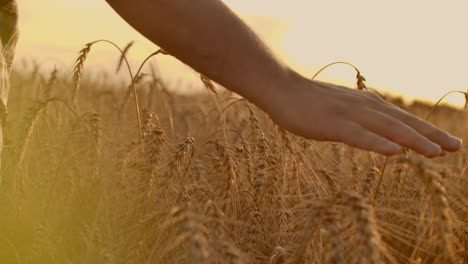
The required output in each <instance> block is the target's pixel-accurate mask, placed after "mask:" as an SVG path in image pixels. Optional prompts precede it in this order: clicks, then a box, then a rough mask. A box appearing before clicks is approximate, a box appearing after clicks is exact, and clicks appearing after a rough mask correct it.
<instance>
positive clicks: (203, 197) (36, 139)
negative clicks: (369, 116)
mask: <svg viewBox="0 0 468 264" xmlns="http://www.w3.org/2000/svg"><path fill="white" fill-rule="evenodd" d="M127 50H128V49H123V54H125V53H126V52H127ZM90 51H91V53H90ZM93 55H94V54H93V53H92V45H87V46H86V47H85V49H83V50H82V51H81V53H80V54H79V57H78V59H77V62H76V66H75V69H74V73H72V74H70V73H67V72H61V71H60V70H57V71H54V72H52V73H48V74H41V73H40V70H39V68H38V67H34V65H32V64H31V65H28V66H27V67H25V69H24V70H22V71H21V72H17V71H14V72H13V74H12V88H11V93H10V99H9V109H8V111H9V120H8V125H7V130H6V131H5V135H4V136H5V138H6V142H5V147H4V153H3V155H4V160H3V164H2V185H1V194H0V263H2V264H3V263H5V264H9V263H15V264H16V263H22V264H26V263H27V264H36V263H60V264H66V263H138V264H142V263H162V264H165V263H226V264H228V263H229V264H241V263H269V264H282V263H288V264H298V263H318V264H321V263H356V264H357V263H359V264H366V263H368V264H371V263H395V264H399V263H409V264H417V263H440V264H451V263H453V264H464V263H468V253H467V250H468V233H467V232H468V222H467V221H468V196H467V191H468V148H467V146H466V145H465V146H464V147H463V149H462V150H461V151H459V152H457V153H449V154H448V155H447V156H445V157H440V158H436V159H426V158H424V157H422V156H420V155H418V154H416V153H414V152H411V151H407V150H406V149H402V151H401V153H400V155H397V156H391V157H388V158H387V157H385V156H382V155H379V154H375V153H371V152H367V151H363V150H359V149H356V148H352V147H349V146H346V145H343V144H338V143H332V142H317V141H312V140H308V139H305V138H301V137H298V136H295V135H293V134H291V133H289V132H287V131H285V130H282V129H281V128H279V127H277V126H276V125H275V124H274V123H273V122H272V121H271V120H270V119H269V118H268V116H267V115H266V114H265V113H264V112H262V111H261V110H259V109H258V108H256V107H255V106H254V105H252V104H250V103H249V102H247V101H246V100H243V99H242V98H240V97H239V96H237V95H235V94H233V93H231V92H229V91H227V90H223V89H215V88H214V86H213V84H212V83H211V81H210V80H208V79H207V78H206V77H203V76H201V80H200V86H205V87H207V88H209V89H206V92H205V91H204V92H200V93H199V94H191V95H187V94H178V93H177V92H175V90H176V89H173V88H174V87H170V85H169V84H167V83H165V82H163V81H161V78H160V77H159V76H157V74H156V73H154V71H153V70H152V68H151V67H149V64H147V65H146V66H145V67H142V69H143V70H142V71H141V72H139V73H137V72H136V70H137V69H132V70H133V73H135V76H136V77H134V78H133V77H132V78H133V81H130V80H129V81H128V82H127V83H122V84H120V85H117V84H115V82H110V81H106V80H105V79H103V78H98V77H96V76H99V75H98V74H89V72H87V71H86V59H87V57H88V56H93ZM96 55H97V54H96ZM155 55H157V56H163V55H168V54H165V52H164V51H160V52H159V53H158V54H155ZM116 61H118V57H117V58H116ZM125 61H126V59H125V56H122V57H121V58H120V62H119V65H120V66H121V67H119V68H120V71H122V72H125V71H127V70H128V69H127V67H126V66H127V65H126V63H125ZM150 61H151V60H149V62H150ZM363 74H365V73H363ZM359 76H361V75H360V74H358V88H360V89H366V87H365V83H364V78H359ZM351 77H353V76H351ZM361 77H362V76H361ZM130 83H132V84H131V85H129V84H130ZM461 89H463V88H461ZM465 89H466V88H465ZM457 93H458V95H457V96H461V97H462V98H467V100H468V96H467V95H466V93H464V92H463V91H459V92H457ZM135 95H136V98H137V99H138V100H135ZM441 96H442V95H441ZM454 96H455V95H454ZM385 99H386V100H389V101H392V102H394V103H395V104H398V105H399V106H400V107H402V108H404V109H406V110H407V111H410V112H412V113H414V114H416V115H418V116H420V117H421V118H424V119H425V118H427V116H428V114H429V113H430V112H431V111H432V113H431V115H430V117H429V118H430V121H431V122H433V123H435V124H436V125H438V126H440V127H441V128H443V129H446V130H447V131H449V132H450V133H452V134H454V135H456V136H458V137H460V138H462V139H464V142H468V132H467V131H468V113H467V112H466V110H463V106H460V107H459V108H456V107H451V106H448V105H447V104H444V103H443V102H442V103H440V104H439V105H438V106H437V107H435V108H433V104H426V103H422V102H419V101H415V102H413V103H409V104H405V103H403V100H402V99H401V98H393V97H390V96H385ZM136 102H138V104H136ZM324 115H326V113H324ZM138 120H140V122H138Z"/></svg>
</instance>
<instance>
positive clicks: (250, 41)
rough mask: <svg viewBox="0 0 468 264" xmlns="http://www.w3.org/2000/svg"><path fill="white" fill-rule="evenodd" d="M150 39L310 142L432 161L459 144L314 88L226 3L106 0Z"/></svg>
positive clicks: (354, 95)
mask: <svg viewBox="0 0 468 264" xmlns="http://www.w3.org/2000/svg"><path fill="white" fill-rule="evenodd" d="M107 2H108V3H109V4H110V5H111V6H112V7H113V8H114V9H115V10H116V11H117V12H118V13H119V14H120V15H121V16H122V17H123V18H124V19H125V20H126V21H127V22H128V23H129V24H130V25H132V26H133V27H134V28H135V29H136V30H138V31H139V32H141V33H142V34H143V35H145V36H146V37H147V38H148V39H150V40H151V41H153V42H154V43H156V44H158V45H159V46H160V47H162V48H164V49H165V50H167V51H168V52H169V53H171V54H172V55H174V56H176V57H177V58H178V59H180V60H181V61H183V62H185V63H186V64H188V65H190V66H191V67H193V68H194V69H196V70H197V71H199V72H201V73H203V74H204V75H206V76H208V77H209V78H211V79H213V80H214V81H216V82H218V83H220V84H221V85H223V86H225V87H226V88H228V89H230V90H232V91H235V92H237V93H239V94H240V95H242V96H244V97H245V98H247V99H248V100H250V101H251V102H253V103H255V104H256V105H258V106H259V107H260V108H262V109H263V110H265V111H266V112H267V113H269V115H270V117H271V118H272V119H273V120H274V121H275V122H277V123H278V124H279V125H280V126H283V127H284V128H286V129H288V130H290V131H292V132H294V133H296V134H298V135H301V136H304V137H307V138H312V139H316V140H331V141H341V142H344V143H347V144H350V145H353V146H356V147H359V148H363V149H368V150H373V151H377V152H380V153H383V154H395V153H396V152H397V151H398V149H399V146H398V145H402V146H406V147H409V148H411V149H414V150H416V151H418V152H420V153H422V154H424V155H426V156H431V157H434V156H438V155H440V154H442V149H444V150H447V151H456V150H458V149H459V148H460V147H461V141H460V140H458V139H456V138H454V137H451V136H450V135H448V134H447V133H446V132H444V131H442V130H440V129H438V128H436V127H434V126H433V125H431V124H429V123H427V122H424V121H423V120H420V119H418V118H416V117H414V116H412V115H410V114H408V113H406V112H404V111H403V110H401V109H399V108H397V107H395V106H393V105H391V104H389V103H386V102H384V101H383V100H381V99H379V98H378V97H376V96H374V95H372V94H369V93H366V92H361V91H355V90H351V89H347V88H344V87H340V86H336V85H332V84H327V83H322V82H316V81H310V80H307V79H306V78H304V77H302V76H300V75H299V74H297V73H296V72H295V71H293V70H292V69H291V68H289V67H288V66H287V65H285V64H284V63H282V62H281V61H280V60H278V59H277V58H276V57H275V56H274V55H273V54H272V53H271V51H270V50H269V49H268V47H267V46H266V45H265V44H264V43H263V42H262V41H261V40H260V39H259V38H258V37H257V36H256V35H255V34H254V33H253V32H252V30H250V28H249V27H248V26H247V25H246V24H245V23H244V22H243V21H242V20H241V19H240V18H238V17H237V16H236V15H235V14H234V13H233V12H232V11H231V10H230V9H229V8H228V7H226V6H225V5H224V4H223V3H222V2H221V1H220V0H196V1H194V0H133V1H130V0H107Z"/></svg>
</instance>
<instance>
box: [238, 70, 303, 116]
mask: <svg viewBox="0 0 468 264" xmlns="http://www.w3.org/2000/svg"><path fill="white" fill-rule="evenodd" d="M307 81H308V80H307V79H306V78H305V77H303V76H302V75H300V74H299V73H297V72H296V71H294V70H292V69H291V68H289V67H287V68H284V69H282V70H281V71H280V72H277V73H274V74H273V73H272V74H271V75H270V76H269V77H268V78H265V80H262V81H260V83H256V84H255V83H254V84H253V85H254V87H253V88H252V89H250V90H251V91H252V95H251V96H250V98H249V97H246V98H247V99H249V101H251V102H252V103H254V104H255V105H257V106H258V107H259V108H261V109H262V110H263V111H265V112H267V113H268V114H271V113H277V112H279V111H281V109H282V108H284V107H285V102H286V101H287V98H288V97H290V96H291V95H292V94H293V93H294V90H295V89H297V88H298V87H300V86H303V85H304V83H305V82H307Z"/></svg>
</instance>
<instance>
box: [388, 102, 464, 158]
mask: <svg viewBox="0 0 468 264" xmlns="http://www.w3.org/2000/svg"><path fill="white" fill-rule="evenodd" d="M379 108H380V109H381V111H383V112H385V113H387V114H389V115H390V116H392V117H394V118H396V119H399V120H401V121H402V122H404V123H405V124H407V125H408V126H410V127H412V128H414V129H415V130H416V131H417V132H418V133H421V134H422V135H423V136H425V137H426V138H428V139H429V140H431V141H433V142H434V143H437V144H438V145H440V146H441V147H442V149H444V150H446V151H451V152H453V151H457V150H459V149H460V148H461V146H462V142H461V140H460V139H458V138H456V137H453V136H451V135H449V134H448V133H447V132H445V131H443V130H441V129H439V128H437V127H436V126H434V125H432V124H431V123H429V122H426V121H424V120H422V119H420V118H419V117H416V116H414V115H412V114H410V113H408V112H405V111H404V110H402V109H400V108H398V107H396V106H393V105H391V104H381V106H380V107H379Z"/></svg>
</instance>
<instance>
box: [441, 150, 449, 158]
mask: <svg viewBox="0 0 468 264" xmlns="http://www.w3.org/2000/svg"><path fill="white" fill-rule="evenodd" d="M447 154H448V152H447V151H445V150H442V152H440V156H441V157H445V156H447Z"/></svg>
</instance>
